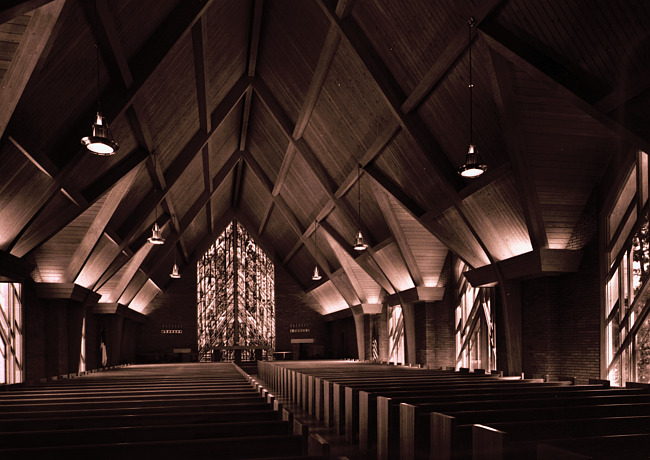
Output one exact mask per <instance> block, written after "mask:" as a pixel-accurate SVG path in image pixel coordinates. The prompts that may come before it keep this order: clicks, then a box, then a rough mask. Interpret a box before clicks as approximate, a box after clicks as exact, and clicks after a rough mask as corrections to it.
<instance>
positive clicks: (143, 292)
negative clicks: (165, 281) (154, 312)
mask: <svg viewBox="0 0 650 460" xmlns="http://www.w3.org/2000/svg"><path fill="white" fill-rule="evenodd" d="M159 292H161V291H160V288H159V287H158V286H156V285H155V283H154V282H153V281H151V280H147V282H146V283H145V284H144V285H143V286H142V288H141V289H140V291H138V293H137V294H136V296H135V297H134V298H133V300H132V301H131V303H130V304H129V305H128V306H129V308H130V309H132V310H135V311H137V312H139V313H142V314H145V315H146V314H148V313H149V311H148V310H147V307H148V306H150V305H151V304H150V302H151V301H152V300H153V299H154V297H156V295H158V293H159Z"/></svg>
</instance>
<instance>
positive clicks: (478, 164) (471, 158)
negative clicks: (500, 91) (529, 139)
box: [458, 18, 487, 179]
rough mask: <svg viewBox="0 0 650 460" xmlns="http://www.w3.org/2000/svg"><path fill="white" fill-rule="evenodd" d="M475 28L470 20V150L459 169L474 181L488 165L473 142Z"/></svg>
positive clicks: (463, 174)
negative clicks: (473, 40) (473, 52)
mask: <svg viewBox="0 0 650 460" xmlns="http://www.w3.org/2000/svg"><path fill="white" fill-rule="evenodd" d="M475 26H476V20H475V19H474V18H470V19H469V21H468V23H467V28H468V32H469V85H468V87H469V148H468V149H467V155H465V164H463V166H461V167H460V168H458V174H460V175H461V176H463V177H467V178H469V179H474V178H476V177H478V176H480V175H481V174H483V173H484V172H485V171H486V170H487V165H486V164H485V163H483V160H481V156H480V155H479V153H478V149H477V148H476V144H474V142H473V140H472V138H473V126H472V89H474V84H473V83H472V29H473V28H474V27H475Z"/></svg>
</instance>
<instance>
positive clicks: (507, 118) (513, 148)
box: [487, 50, 548, 249]
mask: <svg viewBox="0 0 650 460" xmlns="http://www.w3.org/2000/svg"><path fill="white" fill-rule="evenodd" d="M488 51H489V50H488ZM490 56H491V58H492V59H491V60H490V65H488V66H487V71H488V73H489V75H490V80H491V82H492V90H493V93H494V94H495V101H496V103H497V107H498V108H499V112H500V114H501V118H502V120H503V126H504V133H505V136H506V146H507V151H508V156H509V158H510V162H511V163H512V164H513V165H514V166H515V170H516V175H515V178H516V181H517V189H518V190H520V192H521V193H520V197H521V200H522V203H521V206H522V209H523V210H524V217H525V219H526V226H527V227H528V234H529V237H530V241H531V243H532V246H533V249H540V248H547V247H548V238H547V236H546V228H545V226H544V219H543V217H542V210H541V207H540V204H539V199H538V197H537V190H536V188H535V181H534V178H533V177H532V170H531V168H530V167H528V164H527V162H526V155H525V153H526V152H525V142H524V139H523V131H522V128H521V125H520V123H519V117H518V116H517V107H516V104H515V94H514V90H513V83H512V79H511V78H510V72H509V70H508V62H507V61H506V60H505V59H504V58H503V57H502V56H501V55H499V54H496V53H494V52H490Z"/></svg>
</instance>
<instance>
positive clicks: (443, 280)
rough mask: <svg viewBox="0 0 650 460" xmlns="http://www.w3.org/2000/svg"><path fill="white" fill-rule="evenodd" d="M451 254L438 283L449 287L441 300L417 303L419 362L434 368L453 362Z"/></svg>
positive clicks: (452, 364)
mask: <svg viewBox="0 0 650 460" xmlns="http://www.w3.org/2000/svg"><path fill="white" fill-rule="evenodd" d="M450 280H451V256H449V257H447V260H446V261H445V264H444V266H443V268H442V270H441V273H440V278H439V283H438V286H439V287H446V289H445V295H444V297H443V299H442V300H440V301H437V302H420V303H418V304H416V305H415V321H416V322H415V334H416V347H417V362H418V364H423V365H427V366H429V367H431V368H438V367H443V368H444V367H448V366H454V365H455V363H456V360H455V343H454V309H455V305H454V299H453V297H454V296H453V289H452V283H451V282H450Z"/></svg>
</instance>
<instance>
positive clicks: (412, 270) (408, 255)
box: [372, 182, 424, 286]
mask: <svg viewBox="0 0 650 460" xmlns="http://www.w3.org/2000/svg"><path fill="white" fill-rule="evenodd" d="M372 191H373V193H374V195H375V199H376V200H377V204H378V205H379V209H380V210H381V212H382V214H383V215H384V219H385V220H386V223H387V224H388V228H390V232H391V234H392V235H393V236H394V237H395V241H397V247H398V248H399V250H400V253H401V254H402V258H403V259H404V265H406V268H407V269H408V271H409V275H410V276H411V280H413V284H414V285H415V286H423V285H424V280H423V278H422V273H421V272H420V267H418V264H417V261H416V260H415V256H414V255H413V251H412V250H411V246H410V244H409V242H408V240H407V238H406V235H405V234H404V230H402V226H401V225H400V223H399V220H398V219H397V216H396V215H395V211H393V208H392V206H391V204H390V201H389V200H388V197H387V196H386V194H385V192H384V191H383V190H381V189H380V188H379V185H377V184H376V183H375V182H372Z"/></svg>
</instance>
